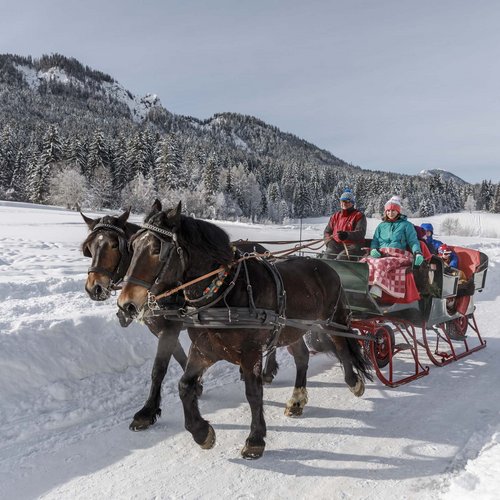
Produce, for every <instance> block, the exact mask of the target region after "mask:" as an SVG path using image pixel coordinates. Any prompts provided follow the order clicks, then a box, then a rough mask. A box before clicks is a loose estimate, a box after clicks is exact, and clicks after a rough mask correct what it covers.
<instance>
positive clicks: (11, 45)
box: [0, 0, 500, 182]
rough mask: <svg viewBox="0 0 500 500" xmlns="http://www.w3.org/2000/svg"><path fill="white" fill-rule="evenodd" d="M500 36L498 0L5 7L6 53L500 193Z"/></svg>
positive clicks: (1, 43)
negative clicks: (494, 187) (484, 184)
mask: <svg viewBox="0 0 500 500" xmlns="http://www.w3.org/2000/svg"><path fill="white" fill-rule="evenodd" d="M6 4H7V5H6ZM499 27H500V1H496V0H487V1H486V0H474V1H472V0H471V1H464V0H442V1H439V0H433V1H430V0H419V1H413V0H411V1H410V0H378V1H375V0H341V1H340V0H339V1H337V0H330V1H326V0H325V1H315V0H309V1H307V2H304V1H295V0H286V1H285V0H252V1H243V0H240V1H236V0H211V1H202V0H192V1H190V0H184V1H181V0H179V1H175V2H174V1H169V0H164V1H160V0H157V1H153V0H143V1H141V2H137V1H132V0H120V1H118V0H108V1H105V0H100V1H96V0H86V1H77V0H65V1H60V0H57V1H56V0H45V1H43V2H40V1H35V0H25V1H23V2H17V3H15V2H2V5H1V6H0V52H8V53H15V54H20V55H32V56H33V57H39V56H40V55H42V54H44V53H52V52H59V53H62V54H64V55H66V56H68V57H75V58H77V59H78V60H79V61H81V62H82V63H83V64H86V65H89V66H91V67H92V68H94V69H98V70H101V71H104V72H106V73H109V74H110V75H111V76H113V77H114V78H115V79H117V80H118V81H119V82H120V83H122V84H123V85H124V86H125V87H126V88H128V89H129V90H130V91H132V92H133V93H135V94H139V95H143V94H145V93H148V92H150V93H154V94H157V95H158V96H159V97H160V99H161V101H162V103H163V105H164V106H165V107H166V108H167V109H169V110H170V111H172V112H174V113H180V114H185V115H191V116H196V117H198V118H208V117H210V116H211V115H213V114H214V113H217V112H223V111H232V112H239V113H244V114H249V115H254V116H257V117H259V118H261V119H263V120H264V121H266V122H268V123H270V124H272V125H276V126H277V127H279V128H280V129H282V130H284V131H287V132H292V133H294V134H296V135H298V136H299V137H302V138H304V139H306V140H308V141H310V142H312V143H314V144H316V145H318V146H320V147H322V148H325V149H327V150H329V151H331V152H332V153H333V154H335V155H336V156H338V157H340V158H342V159H344V160H346V161H349V162H351V163H353V164H355V165H359V166H361V167H363V168H370V169H379V170H388V171H393V172H403V173H410V174H414V173H417V172H419V171H420V170H422V169H432V168H442V169H445V170H449V171H451V172H453V173H455V174H456V175H458V176H460V177H462V178H463V179H465V180H467V181H469V182H479V181H480V180H482V179H491V180H493V181H494V182H499V181H500V174H499V173H498V172H499V171H500V168H499V167H500V65H499V61H500V28H499Z"/></svg>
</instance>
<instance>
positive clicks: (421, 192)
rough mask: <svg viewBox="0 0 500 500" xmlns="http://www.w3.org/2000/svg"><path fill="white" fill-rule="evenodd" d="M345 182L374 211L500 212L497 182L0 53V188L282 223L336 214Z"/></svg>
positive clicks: (56, 59) (75, 66) (72, 63)
mask: <svg viewBox="0 0 500 500" xmlns="http://www.w3.org/2000/svg"><path fill="white" fill-rule="evenodd" d="M333 126H334V125H333ZM346 186H350V187H351V188H352V189H353V191H354V192H355V194H356V196H357V199H358V205H359V206H360V207H361V208H362V209H364V210H365V211H366V212H367V213H368V214H369V215H371V214H374V213H380V212H381V209H382V207H383V204H384V202H385V201H386V200H387V199H388V197H389V196H390V194H399V195H400V196H401V198H402V199H403V200H404V204H405V205H406V212H407V213H409V214H410V215H411V214H415V215H422V216H427V215H432V214H434V213H438V212H448V211H456V210H460V209H462V208H464V207H467V208H476V204H477V208H480V209H481V208H487V209H495V207H496V206H498V208H499V210H500V200H499V201H498V202H495V200H496V199H499V198H500V196H499V193H498V186H495V185H492V184H491V182H486V181H485V182H483V184H482V185H477V186H471V185H468V184H460V183H457V182H456V180H455V179H453V178H445V177H444V176H443V175H441V174H439V173H438V174H435V175H432V176H431V177H429V178H423V177H419V176H407V175H400V174H391V173H386V172H372V171H369V170H362V169H361V168H359V167H356V166H353V165H351V164H349V163H346V162H344V161H342V160H341V159H339V158H336V157H335V156H333V155H332V154H331V153H329V152H328V151H325V150H322V149H320V148H317V147H316V146H314V145H313V144H310V143H308V142H306V141H304V140H302V139H300V138H298V137H296V136H294V135H292V134H288V133H284V132H281V131H280V130H279V129H278V128H276V127H273V126H270V125H268V124H266V123H264V122H263V121H261V120H259V119H257V118H254V117H251V116H244V115H240V114H236V113H221V114H216V115H214V116H213V117H211V118H209V119H207V120H199V119H196V118H192V117H186V116H181V115H176V114H173V113H171V112H169V111H168V110H167V109H165V108H164V107H163V106H162V105H161V102H160V100H159V99H158V98H157V97H156V96H154V95H147V96H145V97H143V98H138V97H136V96H134V95H133V94H132V93H131V92H129V91H128V90H126V89H125V88H123V87H122V86H121V85H120V84H119V83H118V82H116V81H115V80H114V79H113V78H112V77H111V76H109V75H106V74H104V73H102V72H100V71H96V70H93V69H91V68H89V67H87V66H84V65H82V64H81V63H80V62H78V61H77V60H75V59H71V58H67V57H65V56H62V55H59V54H53V55H50V56H42V57H41V58H40V59H36V60H35V59H32V58H29V57H20V56H16V55H10V54H4V55H0V196H1V197H4V198H10V199H14V200H28V201H32V202H38V203H58V204H66V205H68V206H73V205H74V204H75V203H77V202H78V203H80V204H81V205H83V206H87V207H90V208H101V207H110V208H118V207H121V206H129V205H130V206H132V207H133V209H135V210H145V209H147V208H148V207H149V206H150V204H151V201H152V200H153V199H154V197H155V196H158V197H160V198H162V199H163V200H165V201H166V202H167V204H168V203H171V204H173V203H176V202H177V201H178V200H179V199H181V200H183V202H184V206H185V207H186V209H187V210H188V211H189V213H193V214H195V215H197V216H202V217H218V218H236V217H244V218H247V219H253V220H256V219H259V220H271V221H275V222H278V221H279V222H281V221H282V220H284V219H286V218H289V217H300V216H311V215H324V214H329V213H331V212H332V210H334V209H336V208H337V206H338V197H339V194H340V193H341V192H342V190H343V189H344V188H345V187H346ZM476 200H477V202H476ZM472 205H474V207H472Z"/></svg>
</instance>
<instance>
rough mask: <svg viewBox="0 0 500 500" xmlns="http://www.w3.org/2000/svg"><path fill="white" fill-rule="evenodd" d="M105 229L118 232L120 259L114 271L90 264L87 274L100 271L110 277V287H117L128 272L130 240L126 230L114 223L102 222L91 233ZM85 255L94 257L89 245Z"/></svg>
mask: <svg viewBox="0 0 500 500" xmlns="http://www.w3.org/2000/svg"><path fill="white" fill-rule="evenodd" d="M103 229H104V230H109V231H113V232H115V233H116V234H117V236H118V251H119V252H120V261H119V262H118V264H117V266H116V267H115V269H113V271H110V270H109V269H106V268H104V267H100V266H90V267H89V268H88V270H87V274H90V273H99V274H104V275H106V276H108V277H109V278H110V284H109V288H110V289H111V288H113V287H115V286H116V285H117V284H118V283H120V281H122V276H123V275H124V274H125V273H126V271H127V268H128V265H129V262H130V252H129V248H128V241H127V237H126V235H125V231H124V230H123V229H122V228H121V227H118V226H115V225H113V224H107V223H104V222H100V223H99V224H97V225H96V226H95V227H94V228H93V229H92V232H91V234H94V233H97V232H98V231H100V230H103ZM83 255H84V257H91V258H92V254H91V253H90V251H89V249H88V248H87V247H85V249H84V251H83Z"/></svg>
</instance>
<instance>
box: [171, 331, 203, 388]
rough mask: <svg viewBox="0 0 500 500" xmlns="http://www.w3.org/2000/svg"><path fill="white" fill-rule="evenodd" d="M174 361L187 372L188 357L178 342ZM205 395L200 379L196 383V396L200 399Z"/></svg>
mask: <svg viewBox="0 0 500 500" xmlns="http://www.w3.org/2000/svg"><path fill="white" fill-rule="evenodd" d="M173 356H174V359H175V360H176V361H177V363H179V364H180V365H181V368H182V369H183V370H184V371H185V370H186V363H187V356H186V353H185V352H184V349H183V348H182V346H181V343H180V342H179V341H178V340H177V345H176V346H175V350H174V352H173ZM202 394H203V382H202V380H201V377H200V379H199V380H198V382H197V383H196V395H197V396H198V397H200V396H201V395H202Z"/></svg>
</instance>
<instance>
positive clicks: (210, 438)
mask: <svg viewBox="0 0 500 500" xmlns="http://www.w3.org/2000/svg"><path fill="white" fill-rule="evenodd" d="M214 445H215V431H214V429H213V427H212V426H211V425H209V426H208V434H207V437H206V439H205V441H203V443H201V444H200V446H201V448H202V449H203V450H210V449H212V448H213V447H214Z"/></svg>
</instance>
